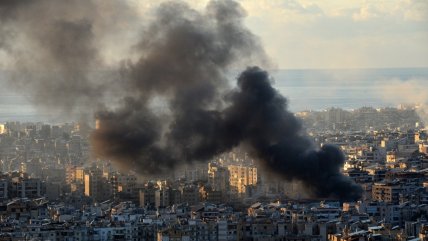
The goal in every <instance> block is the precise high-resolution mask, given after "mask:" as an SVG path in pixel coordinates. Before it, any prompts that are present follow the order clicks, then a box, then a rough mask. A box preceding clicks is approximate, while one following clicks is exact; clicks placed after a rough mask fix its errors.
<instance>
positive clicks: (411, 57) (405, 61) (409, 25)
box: [134, 0, 428, 68]
mask: <svg viewBox="0 0 428 241" xmlns="http://www.w3.org/2000/svg"><path fill="white" fill-rule="evenodd" d="M134 1H135V2H136V4H138V7H139V9H140V12H141V13H142V15H147V13H148V12H150V9H152V8H153V7H154V6H156V5H157V3H155V2H154V1H143V0H134ZM147 2H149V3H147ZM188 2H190V3H191V4H192V5H193V6H195V7H197V8H203V7H204V6H205V3H206V2H207V1H205V0H188ZM239 2H241V3H242V5H243V7H244V8H245V9H246V10H247V14H248V18H247V20H246V24H247V26H248V27H249V28H250V29H251V30H252V31H253V32H254V33H255V34H257V35H258V36H260V37H261V40H262V42H263V44H264V45H265V48H266V50H267V52H268V54H269V56H270V57H271V58H272V62H273V63H275V64H276V66H277V67H278V68H361V67H362V68H364V67H371V68H372V67H427V66H428V44H427V43H428V1H427V0H371V1H370V0H369V1H357V0H346V1H341V0H319V1H307V0H241V1H239Z"/></svg>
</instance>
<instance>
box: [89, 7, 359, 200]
mask: <svg viewBox="0 0 428 241" xmlns="http://www.w3.org/2000/svg"><path fill="white" fill-rule="evenodd" d="M243 16H244V14H243V10H242V9H241V8H240V6H239V5H238V4H236V3H235V2H230V1H220V2H217V1H216V2H211V3H210V4H209V6H208V8H207V13H206V14H200V13H198V12H195V11H194V10H192V9H189V8H188V6H186V5H183V4H176V3H168V4H165V5H163V6H162V7H161V8H160V11H159V12H158V15H157V19H156V21H155V22H154V24H153V25H151V26H150V28H149V29H148V31H147V32H146V33H145V36H144V38H143V40H142V41H141V45H140V46H139V47H140V48H141V52H142V53H143V54H142V57H141V58H140V59H139V60H138V62H136V63H135V64H130V65H129V66H128V68H127V69H126V70H125V72H127V75H128V78H129V80H130V82H129V85H130V86H129V91H130V92H131V93H133V94H132V95H130V96H129V97H128V98H127V99H126V101H125V103H124V105H123V107H122V108H119V109H117V110H115V111H102V112H99V113H98V120H99V128H98V129H97V130H96V131H95V133H94V135H93V143H94V145H95V148H96V151H97V153H98V154H99V155H101V156H102V157H105V158H113V159H115V160H118V161H119V162H120V163H121V164H124V165H127V166H129V167H133V168H137V169H138V170H139V171H140V172H141V173H144V174H153V173H159V172H163V171H166V170H168V169H171V168H174V167H175V166H177V165H180V164H182V163H184V162H194V161H205V160H207V159H209V158H212V157H213V156H215V155H217V154H220V153H222V152H225V151H229V150H231V149H232V148H234V147H236V146H239V145H241V146H243V147H245V148H246V149H247V150H249V152H250V153H251V154H252V155H253V156H255V157H256V159H257V160H259V161H260V162H261V163H262V164H263V165H265V166H266V167H267V168H268V169H270V170H271V171H273V172H275V173H277V174H279V175H280V176H281V177H284V178H286V179H288V180H294V179H297V180H300V181H302V182H303V183H304V184H305V185H306V186H307V189H308V190H309V191H310V192H311V193H312V194H314V195H316V196H319V197H336V198H340V199H343V200H355V199H358V198H359V197H360V196H361V192H362V190H361V188H360V187H359V186H358V185H356V184H355V183H353V182H352V181H351V180H350V179H349V178H347V177H345V176H343V175H342V174H341V173H340V167H341V166H342V165H343V163H344V156H343V154H342V153H341V151H340V150H339V149H337V148H336V147H333V146H324V147H323V148H322V149H321V150H319V151H317V150H316V149H315V148H314V147H313V146H312V143H311V142H310V141H309V139H307V138H306V137H304V136H303V135H302V133H301V126H300V122H299V121H298V120H297V119H296V118H295V117H294V115H293V114H292V113H290V112H288V111H287V102H286V99H285V98H284V97H282V96H281V95H280V94H279V93H278V92H277V91H276V90H275V89H274V88H272V86H271V84H270V80H269V76H268V74H267V73H266V72H265V71H263V70H261V69H259V68H258V67H252V68H248V69H247V70H246V71H244V72H243V73H242V74H241V75H240V76H239V78H238V86H237V88H236V89H234V90H228V86H227V81H226V71H227V70H228V69H229V68H230V67H231V64H233V63H235V62H237V61H240V60H242V59H243V58H244V57H246V56H248V55H250V54H253V55H254V54H256V55H259V56H263V54H262V53H263V51H262V49H261V48H260V46H259V45H258V42H257V39H256V38H255V37H254V36H253V35H252V34H251V33H250V32H249V31H248V30H247V29H245V28H244V27H243V25H242V18H243ZM159 95H161V96H162V97H163V98H164V101H165V102H166V103H167V105H168V107H169V114H167V116H168V118H165V116H163V117H162V118H160V117H159V116H157V114H156V112H153V111H151V109H150V108H149V107H148V106H149V105H148V102H149V100H150V99H152V98H153V97H155V96H159Z"/></svg>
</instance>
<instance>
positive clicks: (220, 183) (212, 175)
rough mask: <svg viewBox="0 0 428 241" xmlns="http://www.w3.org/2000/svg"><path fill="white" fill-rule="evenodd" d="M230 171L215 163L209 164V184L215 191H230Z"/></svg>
mask: <svg viewBox="0 0 428 241" xmlns="http://www.w3.org/2000/svg"><path fill="white" fill-rule="evenodd" d="M229 179H230V175H229V170H228V169H227V168H226V167H223V166H220V165H218V164H214V163H208V184H209V185H210V186H211V188H212V189H213V190H215V191H221V192H227V191H228V190H229Z"/></svg>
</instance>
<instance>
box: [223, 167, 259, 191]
mask: <svg viewBox="0 0 428 241" xmlns="http://www.w3.org/2000/svg"><path fill="white" fill-rule="evenodd" d="M227 168H228V170H229V173H230V174H229V175H230V176H229V185H230V189H231V191H232V194H237V195H241V194H244V193H245V190H246V186H249V185H256V184H257V168H256V167H252V166H240V165H229V166H227Z"/></svg>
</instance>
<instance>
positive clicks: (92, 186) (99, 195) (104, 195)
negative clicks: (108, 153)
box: [84, 168, 111, 201]
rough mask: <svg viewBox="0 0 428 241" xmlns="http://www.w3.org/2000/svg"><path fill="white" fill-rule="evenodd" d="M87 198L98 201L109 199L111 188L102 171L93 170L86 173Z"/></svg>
mask: <svg viewBox="0 0 428 241" xmlns="http://www.w3.org/2000/svg"><path fill="white" fill-rule="evenodd" d="M84 184H85V196H88V197H91V198H93V199H94V200H96V201H104V200H107V199H109V197H110V193H111V188H109V183H108V182H107V180H106V179H105V178H103V176H102V171H101V170H100V169H98V168H92V169H91V170H89V171H88V172H87V173H85V178H84Z"/></svg>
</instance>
